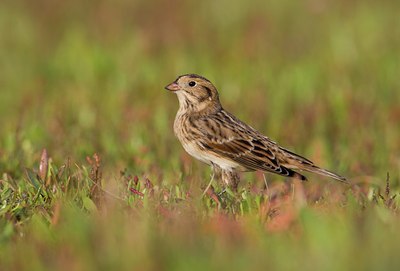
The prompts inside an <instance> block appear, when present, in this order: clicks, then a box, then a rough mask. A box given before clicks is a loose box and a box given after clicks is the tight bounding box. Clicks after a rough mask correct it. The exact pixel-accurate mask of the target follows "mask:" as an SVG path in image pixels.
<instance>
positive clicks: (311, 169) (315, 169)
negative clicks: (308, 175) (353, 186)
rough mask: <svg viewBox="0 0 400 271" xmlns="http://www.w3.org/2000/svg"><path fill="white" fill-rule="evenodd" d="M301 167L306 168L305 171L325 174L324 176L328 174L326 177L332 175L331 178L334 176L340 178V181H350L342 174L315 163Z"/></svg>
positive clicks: (336, 178)
mask: <svg viewBox="0 0 400 271" xmlns="http://www.w3.org/2000/svg"><path fill="white" fill-rule="evenodd" d="M299 169H301V170H305V171H308V172H313V173H317V174H319V175H323V176H326V177H330V178H333V179H335V180H338V181H340V182H343V183H349V181H348V180H347V179H346V178H345V177H343V176H340V175H338V174H336V173H333V172H332V171H329V170H326V169H323V168H320V167H317V166H315V165H305V166H304V167H301V168H299Z"/></svg>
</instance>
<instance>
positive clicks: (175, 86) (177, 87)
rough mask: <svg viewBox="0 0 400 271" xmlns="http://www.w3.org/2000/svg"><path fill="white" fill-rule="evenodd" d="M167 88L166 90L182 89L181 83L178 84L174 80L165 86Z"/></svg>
mask: <svg viewBox="0 0 400 271" xmlns="http://www.w3.org/2000/svg"><path fill="white" fill-rule="evenodd" d="M165 89H166V90H169V91H178V90H180V89H181V88H180V87H179V85H178V84H177V83H175V82H173V83H171V84H169V85H167V86H166V87H165Z"/></svg>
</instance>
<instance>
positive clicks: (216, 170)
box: [201, 163, 219, 197]
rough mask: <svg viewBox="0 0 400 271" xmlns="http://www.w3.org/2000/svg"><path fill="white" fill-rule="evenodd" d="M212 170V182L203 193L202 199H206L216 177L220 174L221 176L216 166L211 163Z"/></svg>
mask: <svg viewBox="0 0 400 271" xmlns="http://www.w3.org/2000/svg"><path fill="white" fill-rule="evenodd" d="M211 169H212V172H211V180H210V182H209V183H208V185H207V187H206V189H205V190H204V191H203V194H202V195H201V196H202V197H204V195H205V194H206V193H207V191H208V189H210V187H211V185H212V182H213V181H214V177H215V175H218V174H219V170H218V168H217V167H216V166H215V164H214V163H211Z"/></svg>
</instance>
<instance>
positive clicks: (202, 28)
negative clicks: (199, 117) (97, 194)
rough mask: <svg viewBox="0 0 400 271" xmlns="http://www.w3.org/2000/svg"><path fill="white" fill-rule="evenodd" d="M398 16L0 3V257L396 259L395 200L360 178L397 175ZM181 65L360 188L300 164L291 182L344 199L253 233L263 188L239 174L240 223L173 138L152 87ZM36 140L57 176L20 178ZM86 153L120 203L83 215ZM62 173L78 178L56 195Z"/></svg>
mask: <svg viewBox="0 0 400 271" xmlns="http://www.w3.org/2000/svg"><path fill="white" fill-rule="evenodd" d="M399 10H400V2H399V1H395V0H393V1H389V0H384V1H379V2H377V1H372V0H367V1H361V0H354V1H333V0H307V1H289V0H284V1H278V0H271V1H261V0H256V1H252V2H245V1H227V0H221V1H208V0H206V1H183V0H179V1H166V0H154V1H128V0H116V1H109V0H103V1H77V0H71V1H59V0H57V1H54V0H53V1H50V0H36V1H21V0H3V1H1V2H0V33H1V35H0V124H1V125H0V174H1V175H0V191H1V198H0V199H1V202H2V203H1V205H0V207H1V208H2V211H1V212H0V219H1V225H0V232H2V233H1V235H0V248H1V250H2V251H3V252H0V254H2V253H3V257H2V256H0V267H1V266H2V265H3V264H4V268H7V269H12V270H22V269H26V268H30V267H32V268H33V269H35V270H36V269H37V270H42V269H47V268H49V270H54V269H53V268H61V267H62V266H64V265H65V266H66V268H67V269H68V268H70V269H69V270H109V269H110V268H111V269H126V270H149V269H153V270H162V269H181V270H187V269H188V268H189V267H190V268H198V270H204V269H208V268H214V269H216V268H218V269H221V268H224V267H230V269H232V270H249V269H260V268H263V267H265V266H267V267H270V268H278V269H281V270H282V269H287V270H292V268H293V267H299V268H300V269H304V270H310V269H318V270H345V269H349V268H360V269H363V270H368V269H377V268H380V267H382V266H385V267H387V268H386V269H385V270H390V269H391V268H394V267H395V266H397V267H398V264H399V262H398V260H397V262H396V263H393V262H391V261H393V257H395V252H396V249H397V251H398V246H399V245H398V243H399V238H400V237H399V236H398V233H397V232H396V231H395V230H394V229H395V226H394V225H396V226H397V227H398V226H400V223H399V221H398V220H399V217H398V214H397V208H392V207H393V206H392V207H391V208H388V207H389V205H390V204H388V201H387V198H386V200H384V201H382V202H380V201H379V200H380V199H379V196H378V195H377V194H376V193H378V192H377V191H378V190H376V189H378V188H382V189H383V188H384V186H385V178H386V173H387V172H389V174H390V182H391V186H392V191H393V188H394V189H395V190H394V191H395V193H396V191H398V187H399V177H400V154H399V150H400V125H399V122H400V80H399V71H400V27H399V26H400V16H399ZM185 73H198V74H201V75H203V76H205V77H207V78H208V79H210V80H211V81H212V82H213V83H214V84H215V85H216V87H217V88H218V90H219V92H220V97H221V101H222V103H223V105H224V107H225V109H227V110H228V111H230V112H232V113H234V114H235V115H237V116H238V117H239V118H241V119H242V120H244V121H245V122H247V123H249V124H250V125H251V126H253V127H256V128H257V129H258V130H260V131H261V132H263V133H264V134H266V135H268V136H269V137H271V138H272V139H274V140H276V141H278V142H279V143H280V144H281V145H283V146H285V147H287V148H289V149H292V150H294V151H296V152H298V153H300V154H303V155H305V156H306V157H309V158H310V159H312V160H313V161H315V162H316V163H317V164H319V165H321V166H323V167H326V168H329V169H332V170H334V171H336V172H338V173H340V174H342V175H345V176H347V177H348V178H349V179H350V180H351V181H352V182H353V183H355V184H359V185H360V187H362V188H361V189H360V191H361V192H359V193H361V195H362V196H360V195H359V194H357V193H358V192H357V193H356V192H354V189H353V191H352V192H353V193H350V192H348V191H347V192H344V191H343V190H345V189H344V188H343V187H340V185H339V184H336V183H333V182H332V181H330V180H326V179H323V178H319V177H316V176H309V178H310V180H311V182H310V183H311V184H306V187H305V190H306V191H309V190H311V189H316V190H317V191H319V192H318V193H319V194H318V193H317V192H315V193H316V194H317V196H316V198H318V199H320V200H321V199H323V200H326V199H327V198H330V196H331V195H330V194H329V193H330V192H329V191H334V192H332V193H333V194H335V195H336V194H339V195H341V193H344V194H345V196H344V198H345V199H343V196H337V195H336V196H335V197H334V198H335V199H336V198H339V199H338V200H337V201H335V200H328V202H327V203H324V204H323V205H324V206H323V208H322V209H323V210H324V211H322V212H321V211H320V210H319V208H320V207H318V206H315V202H316V201H315V199H314V198H311V196H310V194H308V193H306V195H305V197H306V202H307V205H306V206H303V207H301V208H300V207H296V206H297V205H298V204H297V202H296V201H295V200H294V201H290V202H291V203H290V204H289V205H290V206H292V205H293V206H294V207H293V206H292V207H293V208H295V209H296V212H294V213H295V214H296V215H295V218H296V219H295V221H297V222H296V223H295V224H296V226H295V227H289V229H287V230H285V231H284V234H280V233H279V234H277V235H275V234H271V233H270V232H269V231H266V230H265V225H270V223H272V222H273V221H274V220H273V219H272V218H270V219H267V220H266V221H264V220H263V217H264V216H265V215H266V214H267V213H266V212H267V211H266V210H264V209H263V207H262V206H263V204H261V203H260V200H261V199H262V200H261V202H263V200H265V204H266V206H270V205H268V204H271V203H270V202H269V201H268V199H264V195H262V193H261V194H259V193H258V194H257V193H251V192H248V191H247V190H246V187H247V186H256V187H261V186H262V181H261V180H262V179H260V178H259V176H257V175H256V174H246V175H244V176H243V177H242V179H243V181H242V184H243V189H244V190H243V191H244V192H243V193H245V194H246V195H245V196H243V195H242V200H243V201H246V202H247V201H248V203H246V204H247V205H246V206H247V207H246V208H247V209H246V208H244V209H245V211H243V210H242V212H241V214H240V215H239V217H240V218H238V213H236V212H235V211H232V210H234V208H233V209H229V208H228V209H229V211H226V210H227V209H225V210H220V209H219V208H218V207H217V206H216V205H213V203H212V201H210V200H208V199H203V200H201V199H200V193H201V186H202V185H204V184H205V183H207V181H208V178H209V169H208V167H207V166H205V165H202V164H200V163H198V162H196V161H194V160H193V159H191V158H190V157H189V156H187V155H186V154H185V153H184V151H183V149H182V147H181V146H180V144H179V142H178V141H177V140H176V139H175V137H174V135H173V131H172V123H173V119H174V116H175V113H176V111H177V109H178V102H177V99H176V97H175V96H174V95H173V94H171V93H168V92H167V91H165V90H164V89H163V88H164V86H165V85H166V84H168V83H170V82H171V81H173V80H175V78H176V77H177V76H178V75H180V74H185ZM43 149H47V152H48V154H49V156H50V157H51V158H52V160H51V161H52V163H53V164H54V172H58V170H59V169H60V168H61V167H62V165H63V164H66V163H69V162H67V161H71V162H70V164H71V165H72V166H71V172H69V173H68V174H69V175H68V174H67V175H66V176H64V175H63V177H62V178H61V179H60V180H61V181H60V183H61V184H62V185H61V184H54V185H53V186H51V187H50V186H48V185H44V184H40V180H39V179H38V180H37V181H39V184H38V183H37V182H36V181H32V180H33V179H35V177H32V176H31V175H32V174H31V175H30V173H29V172H31V173H32V172H33V173H35V172H37V171H38V167H39V162H40V156H41V152H42V150H43ZM94 153H98V154H99V155H100V157H101V160H102V165H101V168H102V173H103V177H102V178H101V185H102V186H104V187H106V188H108V189H111V190H112V191H114V193H117V194H118V193H120V194H118V195H119V197H122V199H123V200H122V203H119V204H116V203H113V204H111V203H110V204H109V205H108V206H110V207H103V208H106V209H107V208H108V209H107V210H109V211H108V212H107V211H103V212H101V211H94V210H98V206H97V207H96V206H95V204H97V203H96V202H94V203H93V202H92V200H93V197H92V196H93V194H91V193H92V192H93V190H90V189H89V188H90V186H91V184H90V181H91V180H92V179H93V178H90V172H89V171H90V165H88V163H87V161H86V157H91V156H92V155H93V154H94ZM74 165H75V166H74ZM27 168H28V169H29V171H27V170H26V169H27ZM52 170H53V169H51V170H49V174H50V175H51V174H53V175H54V176H55V175H57V174H55V173H54V172H53V171H52ZM121 171H123V173H120V172H121ZM27 172H28V173H27ZM121 174H122V175H124V174H125V175H129V174H131V175H137V176H139V179H140V182H139V184H140V183H142V186H141V188H142V189H143V188H144V187H145V186H144V184H143V182H144V180H145V179H146V178H149V180H151V182H152V184H153V185H154V189H155V190H156V192H155V196H154V198H152V199H151V198H147V196H148V194H146V192H148V191H149V190H150V189H149V187H146V188H144V190H142V192H144V194H145V196H144V197H143V198H142V197H140V196H133V195H130V194H129V192H128V193H127V191H126V190H127V188H126V187H125V188H121V182H122V181H121V180H122V179H123V178H124V177H121V176H122V175H121ZM53 175H51V176H50V177H48V178H49V179H51V180H53V179H52V176H53ZM125 177H126V176H125ZM74 178H75V179H74ZM268 178H269V179H270V180H271V181H272V182H277V183H282V181H283V179H282V178H281V177H279V176H268ZM71 179H74V180H76V181H77V182H78V183H79V182H83V186H82V187H85V189H81V188H82V187H80V186H79V185H77V187H73V188H71V189H70V190H68V191H69V192H68V191H67V192H68V193H67V192H65V190H62V189H61V188H62V187H64V186H63V185H64V184H66V183H68V185H69V180H71ZM35 180H36V179H35ZM32 182H34V184H30V183H32ZM27 183H28V184H27ZM129 184H132V180H130V179H129ZM139 184H137V185H139ZM68 185H66V186H68ZM85 185H86V186H85ZM338 186H339V187H338ZM38 187H40V189H45V190H46V189H47V190H48V191H47V190H46V191H47V192H46V195H45V196H43V195H42V194H40V193H42V192H40V193H39V192H38V189H39V188H38ZM54 187H56V188H54ZM57 187H58V188H60V191H61V192H57V191H59V190H57ZM77 188H78V190H79V189H81V191H77ZM136 188H138V189H139V188H140V187H136ZM74 189H75V190H74ZM121 189H122V190H123V191H124V192H121ZM124 189H125V190H124ZM146 189H147V190H146ZM152 189H153V188H152ZM157 189H158V190H157ZM374 189H375V190H374ZM396 189H397V190H396ZM71 191H72V192H71ZM165 191H168V193H169V194H168V193H167V194H168V195H169V196H167V197H166V196H165V193H166V192H165ZM313 191H314V190H313ZM357 191H358V190H357ZM382 191H383V190H382ZM64 192H65V193H64ZM24 193H25V194H24ZM121 193H122V195H121ZM185 193H186V194H185ZM313 193H314V192H313ZM315 193H314V194H315ZM39 194H40V197H39V196H38V195H39ZM187 194H194V196H193V197H187V196H185V195H187ZM289 194H290V193H289ZM24 195H25V196H24ZM359 196H360V197H361V198H362V200H360V197H359ZM348 197H350V198H348ZM38 198H40V199H41V200H42V202H41V203H40V201H38ZM182 198H183V199H182ZM376 198H378V200H376ZM172 199H173V200H172ZM374 199H375V200H374ZM181 200H182V201H183V202H182V201H181ZM353 201H354V202H353ZM126 202H128V203H126ZM257 202H258V204H257ZM279 202H280V203H281V204H284V206H286V205H285V204H286V201H285V200H282V198H281V199H280V201H279ZM282 202H283V203H282ZM351 202H353V203H351ZM374 202H375V203H374ZM379 202H380V204H378V203H379ZM136 203H137V204H139V205H140V206H141V207H140V208H139V210H136V209H137V208H138V207H137V206H136V205H135V204H136ZM126 204H127V206H126ZM232 204H233V203H232ZM235 204H237V202H236V203H235ZM238 204H239V205H238V206H239V207H238V208H243V202H241V203H238ZM347 204H348V205H347ZM352 204H353V205H352ZM374 204H377V206H378V207H376V206H375V205H374ZM92 205H93V206H92ZM160 205H162V206H163V207H162V208H161V207H160ZM233 205H234V204H233ZM233 205H232V206H233ZM317 205H318V204H317ZM343 205H345V206H347V208H344V209H341V208H342V207H343ZM371 205H373V206H372V207H371ZM57 206H58V207H57ZM90 206H91V207H90ZM143 206H144V207H143ZM249 206H254V208H255V209H251V208H250V209H248V208H249ZM279 206H280V207H282V206H281V205H279ZM339 206H342V207H339ZM349 206H350V207H349ZM374 206H375V207H374ZM270 207H271V206H270ZM270 207H268V208H270ZM369 207H371V209H369ZM57 208H58V209H57ZM159 208H161V209H163V208H164V209H167V210H168V215H166V216H164V215H162V214H163V211H160V210H159ZM268 208H267V209H268ZM271 208H272V207H271ZM298 208H300V210H299V209H298ZM164 209H163V210H164ZM316 209H318V210H316ZM365 209H368V210H367V211H366V210H365ZM393 209H395V210H393ZM57 210H58V211H57ZM60 210H62V211H60ZM246 210H247V211H246ZM251 210H253V211H251ZM290 210H291V209H290ZM362 210H364V211H362ZM57 212H61V213H62V215H61V216H60V217H61V218H60V220H61V222H60V225H59V226H58V227H56V226H54V225H53V224H54V223H53V222H54V221H53V220H54V216H55V214H57ZM136 212H138V213H139V214H136ZM160 212H161V213H162V214H161V215H160ZM132 213H134V215H133V214H132ZM281 213H283V214H285V212H284V211H282V212H281ZM289 213H291V214H292V213H293V212H292V211H290V212H289ZM321 213H322V214H321ZM327 213H328V214H329V213H332V216H329V215H327ZM222 214H224V215H222ZM153 215H154V216H155V217H157V218H156V219H153V218H152V216H153ZM225 215H226V216H227V217H225ZM136 216H138V217H136ZM165 217H167V218H165ZM238 220H239V221H238ZM57 221H58V220H57ZM55 224H57V225H58V222H56V223H55ZM290 225H291V223H290ZM299 225H301V226H299ZM278 228H279V227H278ZM225 229H226V231H225ZM180 231H182V232H180ZM238 232H239V233H238ZM170 233H171V234H170ZM392 234H394V236H393V235H392ZM231 235H232V236H231ZM235 236H237V237H235ZM46 238H47V239H46ZM98 243H100V245H98ZM320 246H322V248H321V250H319V248H320ZM385 247H386V248H385ZM304 248H306V249H304ZM384 248H385V249H384ZM381 249H382V251H381ZM132 254H134V256H132ZM378 254H379V255H378ZM268 255H271V256H268ZM396 257H397V256H396ZM260 258H261V261H260V262H259V263H256V261H258V260H260ZM287 258H291V259H293V264H292V263H290V262H289V261H288V260H287ZM279 259H282V261H280V260H279ZM6 260H7V261H6ZM333 260H337V264H338V267H335V265H331V262H332V261H333ZM22 261H24V262H22ZM299 262H301V263H299ZM396 264H397V265H396ZM113 267H116V268H113ZM4 270H6V269H4Z"/></svg>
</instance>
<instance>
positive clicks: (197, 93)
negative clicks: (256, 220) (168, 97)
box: [165, 74, 221, 113]
mask: <svg viewBox="0 0 400 271" xmlns="http://www.w3.org/2000/svg"><path fill="white" fill-rule="evenodd" d="M165 89H167V90H169V91H172V92H174V93H176V94H177V95H178V99H179V107H180V109H181V110H186V111H192V112H195V113H196V112H197V113H201V112H204V113H207V112H208V113H210V112H212V111H214V110H220V109H221V104H220V102H219V97H218V91H217V89H216V88H215V87H214V85H213V84H212V83H211V82H210V81H209V80H208V79H206V78H204V77H202V76H200V75H196V74H185V75H181V76H179V77H178V78H177V79H176V80H175V81H174V82H172V83H171V84H169V85H167V86H166V87H165Z"/></svg>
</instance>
